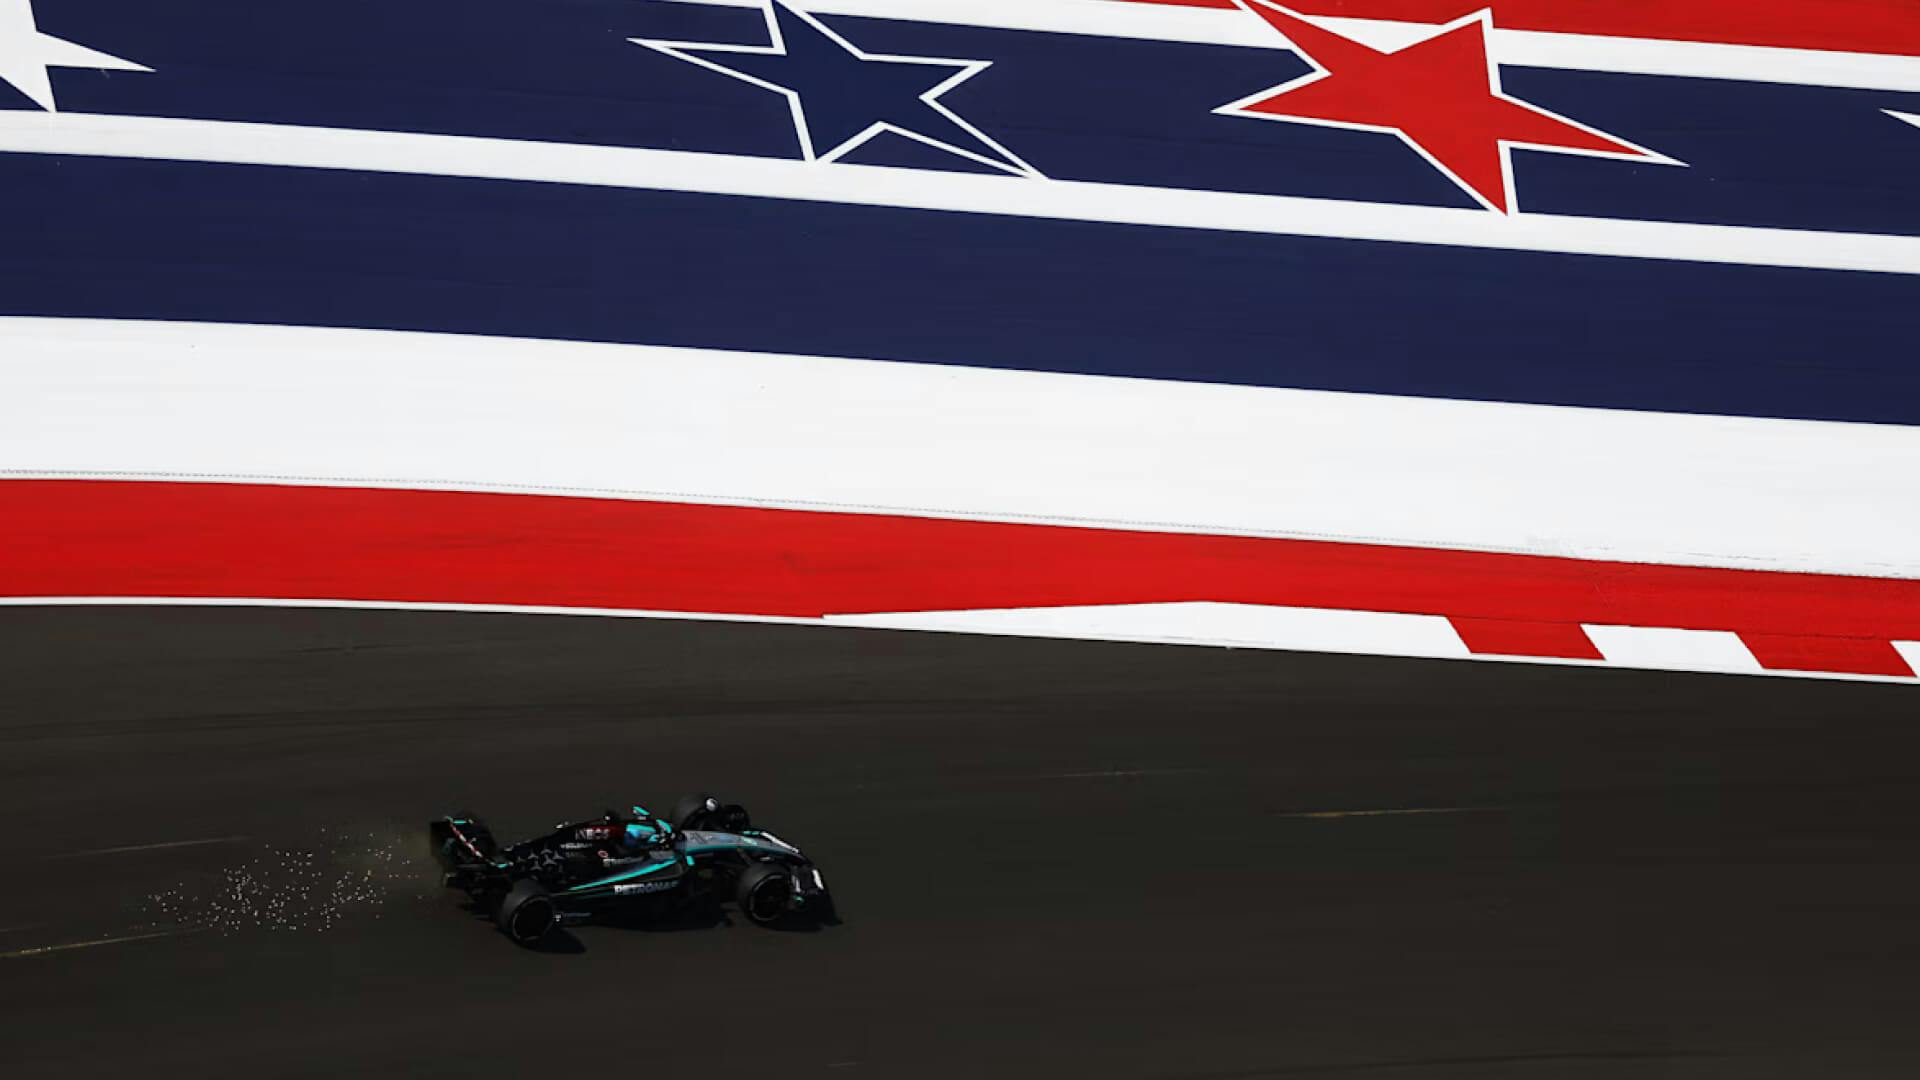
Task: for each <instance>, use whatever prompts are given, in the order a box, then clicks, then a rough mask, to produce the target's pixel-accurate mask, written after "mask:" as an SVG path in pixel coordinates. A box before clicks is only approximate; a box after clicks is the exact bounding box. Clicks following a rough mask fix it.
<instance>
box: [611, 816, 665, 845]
mask: <svg viewBox="0 0 1920 1080" xmlns="http://www.w3.org/2000/svg"><path fill="white" fill-rule="evenodd" d="M666 842H667V827H666V823H665V822H660V821H654V820H651V819H649V820H646V821H629V822H628V823H627V826H626V828H625V829H623V830H621V833H620V843H621V845H622V846H623V847H625V848H627V849H628V850H629V851H632V850H636V849H639V848H650V847H659V846H661V845H662V844H665V843H666Z"/></svg>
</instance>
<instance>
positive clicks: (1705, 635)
mask: <svg viewBox="0 0 1920 1080" xmlns="http://www.w3.org/2000/svg"><path fill="white" fill-rule="evenodd" d="M1586 630H1587V637H1588V639H1590V640H1591V641H1592V642H1593V645H1594V647H1595V648H1597V649H1599V650H1600V655H1601V656H1604V657H1606V658H1607V660H1608V662H1610V663H1615V664H1621V665H1624V666H1626V667H1635V668H1652V669H1656V670H1665V671H1729V672H1745V673H1748V674H1758V673H1759V671H1760V661H1759V660H1757V659H1755V658H1754V655H1753V652H1752V651H1751V650H1749V649H1748V648H1747V646H1746V643H1745V642H1743V641H1741V640H1740V635H1738V634H1735V633H1732V632H1730V631H1726V630H1673V629H1667V628H1660V627H1644V626H1588V627H1587V628H1586Z"/></svg>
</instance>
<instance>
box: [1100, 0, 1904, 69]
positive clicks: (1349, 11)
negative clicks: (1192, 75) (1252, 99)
mask: <svg viewBox="0 0 1920 1080" xmlns="http://www.w3.org/2000/svg"><path fill="white" fill-rule="evenodd" d="M1132 2H1134V3H1148V4H1164V5H1169V6H1174V7H1206V8H1231V7H1233V6H1234V3H1233V0H1132ZM1284 6H1287V7H1291V8H1293V9H1294V10H1296V11H1300V12H1303V13H1305V14H1308V15H1334V16H1343V17H1347V18H1355V19H1391V20H1395V21H1399V22H1416V23H1435V24H1438V23H1444V22H1450V21H1452V20H1454V19H1457V18H1459V17H1460V16H1462V15H1467V14H1471V13H1473V12H1475V11H1479V10H1480V9H1481V8H1485V7H1491V8H1493V22H1494V25H1495V26H1498V27H1502V28H1505V29H1509V30H1546V31H1552V32H1556V33H1562V34H1598V35H1602V36H1606V37H1633V38H1656V39H1660V40H1663V41H1708V42H1721V43H1724V44H1729V45H1775V46H1781V47H1785V48H1794V49H1832V50H1836V51H1840V52H1862V53H1893V54H1896V55H1901V56H1915V55H1920V2H1916V0H1817V2H1816V0H1298V2H1297V3H1289V4H1285V5H1284Z"/></svg>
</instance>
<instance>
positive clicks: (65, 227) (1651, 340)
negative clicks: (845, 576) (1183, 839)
mask: <svg viewBox="0 0 1920 1080" xmlns="http://www.w3.org/2000/svg"><path fill="white" fill-rule="evenodd" d="M1008 182H1009V183H1020V182H1022V181H1017V180H1009V181H1008ZM0 189H5V190H12V191H32V192H34V197H33V198H31V199H8V200H4V201H0V235H4V236H5V237H6V242H5V244H4V245H0V311H3V312H5V313H7V314H21V315H64V316H101V317H127V318H149V319H178V320H211V321H226V322H253V323H287V324H299V325H321V326H351V327H370V328H391V329H413V330H429V331H450V332H462V333H477V334H495V335H511V336H526V337H543V338H569V339H579V340H596V341H613V342H636V343H648V344H662V345H684V346H699V347H718V348H735V349H749V350H758V351H767V352H777V353H801V354H810V355H822V356H848V357H865V358H874V359H889V360H908V361H921V362H930V363H940V364H962V365H970V366H981V367H1002V368H1017V369H1028V370H1037V371H1061V372H1081V373H1092V374H1105V375H1125V376H1141V377H1147V378H1156V379H1181V380H1193V381H1206V382H1223V383H1239V384H1246V385H1256V386H1287V387H1303V388H1317V389H1331V390H1352V391H1365V392H1374V393H1386V394H1402V395H1419V396H1435V397H1449V398H1468V399H1482V400H1495V401H1518V402H1539V403H1549V404H1568V405H1592V406H1605V407H1615V408H1628V409H1653V410H1667V411H1682V412H1695V413H1718V414H1729V415H1752V416H1774V417H1801V418H1819V419H1836V420H1864V421H1883V422H1891V423H1901V424H1920V364H1916V362H1915V359H1914V352H1913V347H1912V335H1911V329H1912V317H1913V312H1914V311H1915V310H1916V303H1915V302H1916V300H1920V284H1916V282H1915V280H1914V279H1913V278H1911V277H1905V276H1898V275H1884V274H1869V273H1845V272H1835V271H1806V270H1782V269H1768V268H1758V267H1741V266H1717V265H1702V264H1691V263H1672V262H1660V261H1652V260H1641V259H1621V258H1595V257H1588V256H1570V255H1556V254H1532V253H1514V252H1497V251H1476V250H1470V249H1458V248H1441V247H1425V246H1418V245H1408V244H1389V243H1370V242H1355V241H1346V240H1326V239H1314V238H1298V237H1275V236H1256V235H1248V234H1239V233H1220V232H1204V231H1195V230H1183V229H1159V228H1149V227H1136V226H1113V225H1102V224H1088V223H1078V222H1057V221H1038V220H1031V219H1017V218H1001V217H987V216H976V215H965V214H954V213H940V212H927V211H910V210H896V209H883V208H872V207H858V206H835V205H823V204H812V203H798V202H788V201H780V200H768V199H750V198H738V197H730V196H714V195H697V194H684V193H659V192H645V191H626V190H615V189H601V188H580V187H570V186H562V185H543V184H525V183H509V182H499V181H485V180H456V179H446V178H439V177H411V176H393V175H371V174H360V173H342V172H332V171H319V170H294V169H274V168H266V167H259V166H214V165H199V164H182V163H170V162H142V161H124V160H113V159H91V158H89V159H63V158H46V157H36V156H24V155H23V156H12V157H0ZM263 362H270V358H263ZM1250 467H1257V466H1254V465H1252V464H1250Z"/></svg>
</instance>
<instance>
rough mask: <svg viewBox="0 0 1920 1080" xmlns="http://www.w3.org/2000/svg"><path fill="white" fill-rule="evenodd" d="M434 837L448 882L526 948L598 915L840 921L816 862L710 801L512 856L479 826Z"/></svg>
mask: <svg viewBox="0 0 1920 1080" xmlns="http://www.w3.org/2000/svg"><path fill="white" fill-rule="evenodd" d="M428 833H429V836H430V838H431V840H432V843H433V851H434V857H435V858H436V859H438V860H439V863H440V867H441V870H442V871H443V874H442V878H441V880H442V882H443V883H444V884H445V885H446V886H447V887H448V888H453V889H459V890H461V891H463V892H465V893H466V894H467V895H468V896H469V897H470V898H471V899H472V900H473V902H474V903H475V904H476V905H477V906H479V907H480V908H481V909H482V910H484V911H487V912H489V913H490V914H491V915H492V916H493V918H494V921H495V922H497V923H498V924H499V926H500V929H501V930H502V931H504V932H505V933H506V935H507V936H508V937H509V938H512V939H513V940H514V941H516V942H519V943H520V944H522V945H532V944H534V943H536V942H538V941H540V940H541V939H543V938H545V937H546V936H547V935H548V934H550V933H552V932H553V930H554V929H555V928H556V927H558V926H561V925H563V924H566V923H572V922H585V921H590V920H592V919H594V918H595V917H597V916H607V915H612V914H615V913H618V914H621V915H625V916H629V917H632V916H639V917H643V918H644V917H657V916H662V915H666V914H669V913H672V912H675V911H684V910H687V909H689V908H691V907H693V906H694V905H699V904H713V903H716V902H724V901H729V900H730V901H733V902H735V903H737V904H738V905H739V908H740V912H741V913H742V914H743V915H745V916H746V917H747V919H748V920H749V921H751V922H753V923H756V924H758V925H761V926H775V925H781V924H788V923H792V922H795V921H798V920H813V921H815V922H831V921H833V906H832V899H831V897H830V896H829V895H828V893H827V886H826V882H825V881H824V880H822V879H821V877H820V871H819V869H817V868H816V867H815V866H814V865H813V862H812V861H811V860H809V859H808V858H807V857H806V856H805V855H803V854H801V852H800V849H799V848H797V847H794V846H793V845H792V844H789V843H787V842H786V841H785V840H782V839H780V838H779V837H777V836H775V835H773V834H772V833H770V832H767V831H765V830H764V829H756V828H754V827H753V822H752V820H751V819H750V818H749V817H748V816H747V811H746V810H745V809H744V808H743V807H741V806H740V805H739V804H737V803H724V802H721V801H720V800H719V799H716V798H714V797H713V796H711V795H689V796H688V797H686V798H684V799H682V800H680V802H679V804H678V805H676V806H675V807H674V809H673V813H672V815H670V816H668V817H664V818H662V817H658V816H655V815H654V814H651V813H649V812H648V811H647V810H646V808H645V807H640V806H636V807H633V808H632V811H631V812H621V811H618V810H609V811H607V812H606V813H604V814H602V815H601V816H599V817H596V818H592V819H589V820H586V821H576V822H571V823H568V824H564V825H559V826H556V827H555V828H554V829H553V831H551V832H548V833H545V834H543V835H541V836H537V837H534V838H533V839H531V840H525V841H522V842H520V843H517V844H508V845H505V846H502V845H501V844H500V843H499V842H497V841H496V840H495V839H494V837H493V833H492V831H491V830H489V829H488V828H487V826H486V824H485V823H484V822H482V821H481V820H480V819H479V818H476V817H473V816H471V815H456V816H448V817H444V818H441V819H439V820H438V821H435V822H432V823H431V824H430V825H429V826H428Z"/></svg>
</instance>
